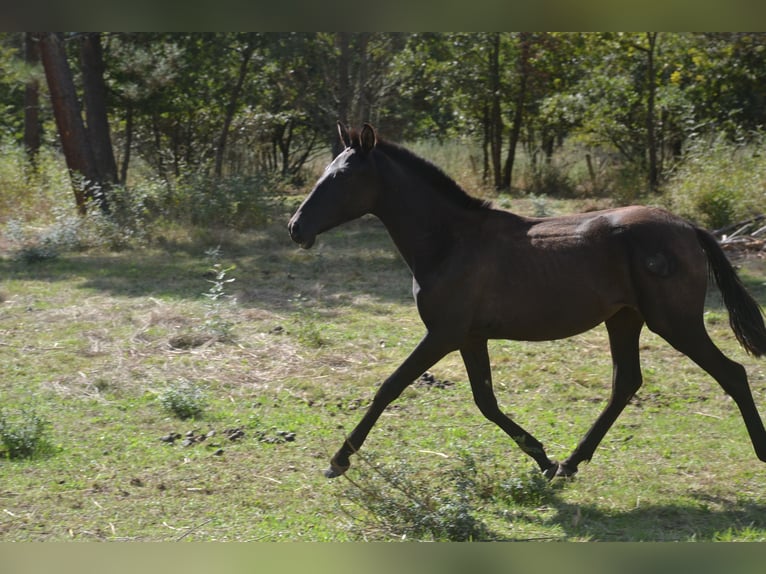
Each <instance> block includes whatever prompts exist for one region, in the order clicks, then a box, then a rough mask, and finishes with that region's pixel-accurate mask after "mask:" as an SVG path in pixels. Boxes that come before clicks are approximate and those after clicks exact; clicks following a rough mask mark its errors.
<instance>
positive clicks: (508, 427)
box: [460, 340, 558, 478]
mask: <svg viewBox="0 0 766 574" xmlns="http://www.w3.org/2000/svg"><path fill="white" fill-rule="evenodd" d="M460 354H461V355H462V357H463V362H464V363H465V368H466V370H467V371H468V378H469V380H470V381H471V389H472V391H473V398H474V400H475V401H476V405H477V406H478V407H479V410H480V411H481V413H482V414H483V415H484V416H485V417H486V418H487V419H489V420H490V421H492V422H493V423H495V424H496V425H497V426H499V427H500V428H501V429H503V430H504V431H505V432H506V433H507V434H508V436H510V437H511V438H512V439H513V440H514V441H515V442H516V444H517V445H518V446H519V448H521V450H523V451H524V452H525V453H526V454H528V455H529V456H531V457H532V458H533V459H534V460H535V462H537V464H538V466H539V467H540V470H542V471H543V472H544V473H545V475H546V476H547V477H548V478H553V476H554V475H555V473H556V471H557V470H558V465H557V464H556V463H555V462H553V461H552V460H551V459H549V458H548V456H547V455H546V454H545V449H544V448H543V445H542V443H540V441H538V440H537V439H536V438H535V437H533V436H532V435H531V434H529V433H528V432H527V431H525V430H524V429H523V428H521V427H520V426H519V425H517V424H516V423H515V422H513V421H512V420H511V419H510V418H508V416H507V415H505V414H504V413H503V412H502V411H501V410H500V407H498V405H497V399H495V393H494V392H493V390H492V370H491V367H490V363H489V354H488V353H487V341H486V340H473V341H470V342H468V343H466V344H464V345H463V346H462V347H461V348H460Z"/></svg>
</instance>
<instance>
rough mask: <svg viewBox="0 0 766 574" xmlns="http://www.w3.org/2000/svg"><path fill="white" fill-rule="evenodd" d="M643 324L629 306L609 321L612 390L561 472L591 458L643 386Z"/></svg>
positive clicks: (573, 470) (568, 473) (569, 471)
mask: <svg viewBox="0 0 766 574" xmlns="http://www.w3.org/2000/svg"><path fill="white" fill-rule="evenodd" d="M643 325H644V320H643V318H642V317H641V315H639V313H638V312H636V311H634V310H633V309H629V308H627V307H626V308H623V309H622V310H621V311H619V312H618V313H617V314H615V315H614V316H612V317H611V318H609V319H608V320H607V321H606V327H607V331H608V333H609V344H610V347H611V352H612V368H613V371H612V394H611V396H610V397H609V402H608V403H607V405H606V407H605V408H604V410H603V411H602V412H601V414H600V415H599V416H598V418H597V419H596V422H594V423H593V426H592V427H591V428H590V430H588V432H587V433H585V436H584V437H583V439H582V440H581V441H580V443H579V444H578V445H577V447H576V448H575V449H574V451H573V452H572V454H571V455H570V456H569V457H568V458H567V459H566V460H565V461H563V462H562V463H561V464H560V465H559V469H558V472H557V473H556V474H557V476H571V475H573V474H574V473H576V472H577V466H578V465H579V464H580V463H581V462H582V461H584V460H585V461H588V460H590V459H591V457H592V456H593V453H594V452H595V450H596V447H597V446H598V445H599V443H600V442H601V440H602V439H603V438H604V435H606V433H607V431H608V430H609V429H610V428H611V426H612V425H613V424H614V421H616V420H617V417H618V416H619V415H620V413H621V412H622V411H623V409H624V408H625V405H627V404H628V401H630V399H631V397H632V396H633V395H634V394H635V393H636V391H637V390H638V389H639V387H640V386H641V381H642V378H641V366H640V363H639V353H638V339H639V336H640V334H641V328H642V327H643Z"/></svg>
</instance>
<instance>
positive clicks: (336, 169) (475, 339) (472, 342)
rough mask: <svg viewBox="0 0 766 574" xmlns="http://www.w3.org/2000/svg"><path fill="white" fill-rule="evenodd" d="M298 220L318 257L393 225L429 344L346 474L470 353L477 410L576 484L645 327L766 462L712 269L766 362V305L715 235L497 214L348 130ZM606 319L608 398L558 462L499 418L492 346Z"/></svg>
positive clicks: (635, 378) (630, 373) (630, 223)
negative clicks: (322, 246) (695, 374)
mask: <svg viewBox="0 0 766 574" xmlns="http://www.w3.org/2000/svg"><path fill="white" fill-rule="evenodd" d="M338 129H339V133H340V137H341V139H342V142H343V144H344V145H345V149H344V150H343V151H342V152H341V153H340V154H339V155H338V156H337V157H336V158H335V160H334V161H333V162H332V163H331V164H330V165H328V166H327V168H326V169H325V172H324V174H323V175H322V177H321V178H320V179H319V181H318V182H317V183H316V185H315V186H314V189H313V190H312V191H311V193H310V194H309V196H308V197H307V198H306V200H305V201H304V202H303V204H302V205H301V206H300V208H298V211H297V212H296V213H295V215H294V216H293V217H292V219H291V220H290V223H289V231H290V235H291V237H292V238H293V240H294V241H295V242H297V243H298V244H300V245H301V247H304V248H306V249H308V248H309V247H311V246H312V245H313V243H314V240H315V239H316V236H317V235H318V234H320V233H322V232H323V231H326V230H328V229H330V228H332V227H335V226H337V225H339V224H341V223H344V222H346V221H350V220H352V219H355V218H357V217H360V216H362V215H364V214H366V213H372V214H374V215H375V216H377V217H378V218H379V219H380V220H381V221H382V222H383V224H384V225H385V226H386V228H387V229H388V232H389V233H390V234H391V237H392V238H393V241H394V243H395V244H396V246H397V247H398V249H399V251H400V252H401V254H402V257H403V258H404V260H405V261H406V263H407V265H408V266H409V268H410V270H411V271H412V275H413V292H414V296H415V301H416V302H417V307H418V311H419V313H420V316H421V318H422V320H423V322H424V323H425V326H426V334H425V337H424V338H423V340H422V341H421V342H420V343H419V344H418V346H417V347H416V348H415V350H414V351H413V352H412V354H411V355H410V356H409V357H408V358H407V359H406V360H405V361H404V362H403V363H402V364H401V365H400V366H399V368H398V369H396V371H394V373H393V374H392V375H391V376H390V377H389V378H388V379H387V380H386V381H385V382H384V383H383V385H382V386H381V387H380V389H379V390H378V392H377V393H376V395H375V397H374V399H373V401H372V403H371V405H370V407H369V409H368V410H367V412H366V414H365V415H364V417H363V418H362V420H361V421H360V423H359V424H358V425H357V426H356V428H354V430H353V431H352V432H351V434H350V435H348V437H347V438H346V440H345V441H344V443H343V445H342V446H341V447H340V449H339V450H338V452H337V453H336V454H335V456H334V457H333V458H332V461H331V463H330V468H329V470H327V472H326V475H327V476H328V477H335V476H339V475H341V474H343V473H344V472H345V471H346V469H348V467H349V465H350V463H349V457H350V455H352V454H353V453H355V452H356V451H357V450H359V448H360V447H361V446H362V443H363V442H364V440H365V438H366V437H367V434H368V433H369V432H370V429H371V428H372V426H373V425H374V424H375V422H376V421H377V420H378V417H379V416H380V415H381V413H382V412H383V410H384V409H385V408H386V406H387V405H388V404H389V403H391V401H393V400H394V399H396V398H397V397H398V396H399V395H400V394H401V392H402V391H403V390H404V389H405V388H406V387H407V385H409V384H410V383H411V382H412V381H414V380H415V379H417V378H418V377H419V376H420V375H421V374H422V373H423V372H424V371H426V370H427V369H428V368H429V367H431V366H432V365H433V364H434V363H436V362H437V361H438V360H440V359H441V358H442V357H444V356H445V355H446V354H447V353H450V352H452V351H460V353H461V355H462V357H463V361H464V362H465V367H466V369H467V371H468V377H469V379H470V382H471V388H472V390H473V396H474V399H475V401H476V404H477V405H478V407H479V409H480V410H481V412H482V413H483V414H484V416H486V417H487V418H488V419H489V420H491V421H492V422H494V423H496V424H497V425H498V426H499V427H500V428H501V429H503V430H504V431H505V432H506V433H508V435H510V437H511V438H512V439H513V440H514V441H515V442H516V443H517V444H518V446H519V447H520V448H521V449H522V450H523V451H524V452H526V453H527V454H528V455H529V456H531V457H532V458H533V459H534V460H535V461H536V462H537V464H538V465H539V466H540V469H541V470H542V471H543V473H545V475H546V476H547V477H548V478H552V477H554V476H569V475H572V474H574V473H575V472H577V466H578V465H579V464H580V462H582V461H587V460H590V458H591V457H592V456H593V453H594V451H595V450H596V447H597V445H598V444H599V442H600V441H601V439H602V438H603V437H604V435H605V434H606V432H607V430H609V428H610V427H611V426H612V424H613V423H614V421H615V420H616V419H617V417H618V415H619V414H620V413H621V412H622V410H623V408H624V407H625V405H626V404H627V403H628V401H629V400H630V398H631V397H632V396H633V394H634V393H635V392H636V391H637V390H638V388H639V387H640V386H641V369H640V365H639V346H638V340H639V335H640V333H641V329H642V327H643V326H644V324H646V325H647V326H648V328H649V329H651V330H652V331H654V332H655V333H657V334H658V335H660V336H661V337H663V338H664V339H665V340H666V341H668V343H670V344H671V345H672V346H673V347H675V348H676V349H678V350H679V351H681V352H682V353H684V354H686V355H687V356H688V357H689V358H691V359H692V360H693V361H694V362H696V363H697V364H698V365H699V366H700V367H702V368H703V369H704V370H705V371H707V372H708V373H709V374H710V375H711V376H712V377H713V378H714V379H715V380H716V381H718V383H719V384H720V385H721V386H722V387H723V389H724V391H725V392H726V393H728V394H729V395H730V396H731V397H732V398H733V399H734V401H735V402H736V403H737V406H738V407H739V410H740V411H741V413H742V417H743V419H744V421H745V425H746V426H747V430H748V432H749V434H750V439H751V441H752V444H753V447H754V449H755V452H756V455H757V456H758V458H759V459H760V460H762V461H766V431H765V430H764V427H763V424H762V422H761V418H760V416H759V414H758V411H757V409H756V406H755V404H754V402H753V397H752V395H751V393H750V388H749V385H748V381H747V375H746V373H745V369H744V368H743V367H742V365H740V364H738V363H735V362H734V361H732V360H730V359H728V358H727V357H726V356H724V354H723V353H722V352H721V351H720V350H719V349H718V348H717V347H716V346H715V344H713V342H712V341H711V340H710V337H709V336H708V334H707V332H706V331H705V325H704V323H703V306H704V303H705V291H706V288H707V282H708V270H709V271H710V274H711V275H712V276H713V277H714V278H715V280H716V282H717V284H718V287H719V288H720V290H721V292H722V294H723V300H724V303H725V304H726V307H727V309H728V311H729V318H730V324H731V327H732V329H733V330H734V333H735V335H736V336H737V339H738V340H739V342H740V343H741V344H742V345H743V346H744V348H745V349H746V350H747V351H748V352H749V353H752V354H753V355H756V356H758V355H762V354H764V353H766V328H764V322H763V317H762V314H761V309H760V307H759V306H758V304H757V303H756V302H755V300H754V299H753V298H752V297H751V296H750V295H749V294H748V293H747V291H746V290H745V288H744V286H743V285H742V283H741V282H740V280H739V279H738V277H737V275H736V273H735V271H734V269H733V268H732V266H731V264H730V263H729V261H728V260H727V258H726V256H725V255H724V253H723V251H721V248H720V247H719V246H718V243H717V242H716V240H715V238H713V237H712V236H711V235H710V234H708V233H707V232H706V231H703V230H701V229H698V228H696V227H694V226H692V225H690V224H689V223H687V222H686V221H684V220H682V219H680V218H678V217H676V216H674V215H672V214H670V213H667V212H665V211H662V210H660V209H653V208H648V207H624V208H619V209H610V210H606V211H597V212H592V213H584V214H581V215H571V216H565V217H553V218H545V219H535V218H528V217H521V216H518V215H514V214H513V213H509V212H506V211H500V210H497V209H493V208H491V207H490V206H489V205H488V204H487V203H485V202H483V201H480V200H478V199H475V198H472V197H470V196H469V195H467V194H466V193H465V192H464V191H463V190H462V189H461V188H460V187H459V186H458V185H457V184H456V183H455V182H454V181H453V180H451V179H450V178H449V177H447V176H446V175H445V174H444V173H443V172H442V171H441V170H439V169H438V168H437V167H435V166H434V165H432V164H430V163H429V162H427V161H425V160H423V159H421V158H418V157H417V156H415V155H413V154H412V153H411V152H409V151H407V150H405V149H404V148H402V147H400V146H397V145H394V144H391V143H387V142H385V141H379V140H378V138H377V135H376V133H375V130H374V129H373V128H372V127H371V126H369V125H365V126H364V128H363V129H362V130H361V131H360V132H358V133H349V132H348V131H347V130H346V129H345V128H344V127H343V126H342V125H341V124H338ZM602 322H605V323H606V328H607V331H608V334H609V343H610V346H611V352H612V360H613V367H614V371H613V378H612V392H611V396H610V398H609V401H608V403H607V405H606V407H605V409H604V410H603V412H601V414H600V415H599V416H598V418H597V419H596V421H595V423H594V424H593V426H592V427H591V428H590V430H588V432H587V433H586V434H585V436H584V438H583V439H582V441H581V442H580V443H579V444H578V445H577V447H576V448H575V449H574V451H573V452H572V454H571V455H570V456H569V457H568V458H567V459H566V460H564V461H563V462H554V461H552V460H551V459H549V458H548V456H547V455H546V453H545V451H544V449H543V445H542V444H541V443H540V442H539V441H538V440H537V439H535V438H534V437H533V436H532V435H531V434H529V433H528V432H527V431H525V430H524V429H523V428H521V427H520V426H519V425H518V424H516V423H515V422H513V421H512V420H511V419H510V418H508V417H507V416H506V415H505V414H503V412H501V410H500V409H499V408H498V405H497V401H496V400H495V396H494V393H493V391H492V374H491V370H490V362H489V356H488V353H487V341H488V340H489V339H515V340H526V341H539V340H550V339H559V338H563V337H569V336H571V335H575V334H577V333H581V332H583V331H586V330H588V329H591V328H593V327H595V326H596V325H598V324H599V323H602Z"/></svg>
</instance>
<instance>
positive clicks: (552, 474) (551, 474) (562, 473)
mask: <svg viewBox="0 0 766 574" xmlns="http://www.w3.org/2000/svg"><path fill="white" fill-rule="evenodd" d="M575 474H577V469H576V468H574V469H572V468H570V467H568V466H567V465H566V464H565V463H563V462H554V463H553V464H552V465H551V466H549V467H548V468H547V469H545V470H544V471H543V476H544V477H545V478H547V479H548V480H553V479H554V478H571V477H573V476H574V475H575Z"/></svg>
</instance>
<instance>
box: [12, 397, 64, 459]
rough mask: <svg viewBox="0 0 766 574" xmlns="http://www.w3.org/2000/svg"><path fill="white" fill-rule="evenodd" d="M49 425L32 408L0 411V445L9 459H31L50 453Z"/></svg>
mask: <svg viewBox="0 0 766 574" xmlns="http://www.w3.org/2000/svg"><path fill="white" fill-rule="evenodd" d="M49 429H50V423H49V422H48V421H47V420H45V419H44V418H43V417H42V416H41V415H40V414H39V413H38V412H37V411H36V410H35V409H34V408H33V407H29V406H27V407H22V408H21V409H19V410H18V411H15V412H14V411H10V410H8V409H0V443H2V447H3V454H4V456H5V457H6V458H9V459H23V458H32V457H34V456H37V455H42V454H45V453H47V452H49V451H50V449H51V445H50V442H49V440H48V433H49Z"/></svg>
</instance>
